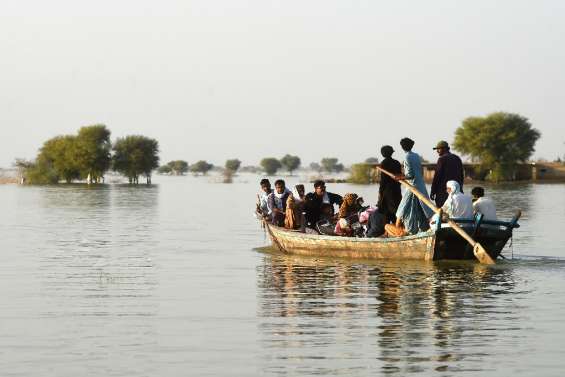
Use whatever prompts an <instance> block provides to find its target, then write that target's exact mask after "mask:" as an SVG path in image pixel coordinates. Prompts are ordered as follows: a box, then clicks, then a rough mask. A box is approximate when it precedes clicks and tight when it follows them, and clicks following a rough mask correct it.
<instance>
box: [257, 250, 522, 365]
mask: <svg viewBox="0 0 565 377" xmlns="http://www.w3.org/2000/svg"><path fill="white" fill-rule="evenodd" d="M257 278H258V288H259V316H260V317H261V318H262V319H263V320H262V321H261V324H260V333H261V338H262V343H263V348H264V349H265V350H267V352H266V353H265V355H264V360H265V363H266V366H265V371H267V372H277V373H279V372H282V371H283V370H284V371H288V370H287V369H288V368H297V367H298V368H299V369H300V365H301V364H302V361H303V360H305V359H309V360H324V361H325V362H324V365H319V366H316V365H315V364H312V363H309V364H308V366H304V368H306V369H305V370H303V371H304V372H307V373H312V374H322V375H323V374H327V373H330V371H331V373H332V374H334V373H337V374H344V375H349V374H355V373H356V372H358V371H359V370H360V369H359V368H361V370H363V371H365V372H366V371H367V368H369V369H370V370H374V371H378V372H380V373H383V374H389V375H404V374H406V373H412V372H425V371H430V370H435V371H462V370H467V371H469V370H482V369H483V368H484V364H483V361H484V360H485V359H488V358H490V352H489V344H492V343H491V342H496V341H497V339H496V338H497V337H498V336H500V334H501V333H500V332H499V330H500V325H501V324H502V326H507V329H508V330H516V328H514V327H512V326H513V325H512V326H508V325H509V324H512V323H518V322H517V321H519V320H520V319H521V315H520V310H519V305H517V303H516V302H515V301H514V300H512V299H510V297H514V299H515V298H516V292H515V288H516V282H515V281H514V273H513V270H512V268H508V267H504V266H502V267H499V268H485V267H484V266H481V265H478V264H475V263H444V264H428V263H401V264H400V263H399V264H394V263H386V264H375V263H372V262H364V263H359V262H356V263H348V262H347V261H332V260H323V259H306V258H294V257H289V256H285V255H277V254H267V255H264V257H263V263H262V265H261V266H260V267H259V268H258V270H257ZM498 322H500V323H498ZM494 323H497V326H496V327H494V326H493V324H494ZM505 336H509V334H505ZM487 338H488V343H487V342H485V339H487ZM337 348H339V350H337ZM367 350H372V352H367ZM283 360H294V361H295V363H296V364H288V363H284V362H282V361H283ZM463 361H464V362H463ZM460 364H462V365H464V367H462V366H461V365H460ZM281 368H282V370H281Z"/></svg>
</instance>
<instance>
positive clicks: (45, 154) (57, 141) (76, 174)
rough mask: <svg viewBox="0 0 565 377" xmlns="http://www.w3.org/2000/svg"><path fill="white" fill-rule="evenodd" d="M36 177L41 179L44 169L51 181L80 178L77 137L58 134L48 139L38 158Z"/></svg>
mask: <svg viewBox="0 0 565 377" xmlns="http://www.w3.org/2000/svg"><path fill="white" fill-rule="evenodd" d="M36 168H37V169H39V170H38V171H37V172H36V177H37V179H38V180H39V181H43V179H41V178H40V176H41V174H42V171H43V172H45V174H46V178H47V177H49V178H48V179H47V180H48V181H49V183H56V182H54V181H55V176H56V177H57V179H56V181H57V182H58V181H60V180H61V179H63V180H65V181H66V182H67V183H70V182H72V181H73V180H75V179H79V178H80V176H81V174H80V163H79V148H78V143H77V137H76V136H73V135H64V136H56V137H54V138H52V139H49V140H47V141H46V142H45V143H44V144H43V147H41V149H40V151H39V155H38V156H37V159H36Z"/></svg>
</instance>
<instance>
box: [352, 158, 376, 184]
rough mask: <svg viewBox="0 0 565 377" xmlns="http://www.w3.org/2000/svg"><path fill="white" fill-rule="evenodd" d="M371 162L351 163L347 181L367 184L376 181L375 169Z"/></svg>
mask: <svg viewBox="0 0 565 377" xmlns="http://www.w3.org/2000/svg"><path fill="white" fill-rule="evenodd" d="M373 166H374V165H373V164H372V163H366V162H365V163H360V164H353V165H351V171H350V176H349V178H348V182H350V183H356V184H369V183H374V182H376V171H375V168H374V167H373Z"/></svg>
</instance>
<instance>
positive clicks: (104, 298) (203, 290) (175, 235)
mask: <svg viewBox="0 0 565 377" xmlns="http://www.w3.org/2000/svg"><path fill="white" fill-rule="evenodd" d="M256 180H257V177H255V176H241V177H238V179H237V180H236V183H234V184H231V185H224V184H217V183H211V182H209V180H208V179H207V178H193V177H157V178H155V179H154V182H155V183H156V184H155V185H153V186H149V187H146V186H140V187H130V186H128V185H107V186H99V187H87V186H83V185H71V186H61V187H49V186H42V187H20V186H14V185H3V186H0V208H1V209H2V211H1V213H0V250H2V254H3V256H4V258H3V262H2V264H0V297H2V306H1V311H0V370H1V371H2V373H1V374H2V376H30V375H40V376H77V375H80V376H178V375H198V376H207V375H209V376H233V375H246V376H269V375H271V376H286V375H290V376H298V375H305V376H306V375H343V376H368V375H391V376H404V375H409V374H418V373H421V374H422V375H437V376H467V375H481V376H499V375H510V374H514V375H523V376H534V375H535V376H539V375H543V376H561V375H562V371H563V370H564V369H565V359H564V358H563V355H564V353H565V346H564V342H563V340H562V339H563V338H564V335H565V325H564V324H563V321H562V319H563V318H565V299H564V297H565V296H564V294H563V286H565V262H564V261H563V260H561V259H560V258H562V257H563V256H564V253H563V244H564V241H565V234H564V232H563V230H562V224H563V221H564V219H565V185H562V184H555V185H549V184H513V185H505V186H496V187H487V192H488V193H489V194H490V195H491V196H492V197H493V198H494V199H495V201H496V202H497V205H498V209H499V214H500V215H501V217H506V218H509V217H511V216H512V214H513V213H514V211H515V210H516V209H517V208H521V209H522V210H523V212H524V215H523V219H522V221H521V225H522V227H521V228H520V229H518V230H517V231H516V232H515V236H514V240H513V242H512V246H508V247H507V249H506V250H505V251H504V255H506V256H507V258H508V260H506V261H502V262H500V263H499V264H497V265H496V266H494V267H485V266H481V265H478V264H476V263H469V262H457V263H455V262H443V263H420V262H411V263H398V262H388V263H375V262H370V261H351V260H339V259H324V258H298V257H292V256H286V255H281V254H279V253H274V252H272V251H271V250H270V249H268V248H264V247H265V246H266V245H267V244H268V242H267V240H266V236H265V234H264V232H263V231H262V230H261V228H260V227H259V226H258V225H257V223H256V221H255V220H254V218H253V217H252V215H251V211H252V207H253V203H254V200H255V197H254V195H255V193H256V191H257V190H256V189H257V187H256V186H257V184H256V182H255V181H256ZM296 180H297V179H296V178H294V179H290V181H291V182H293V181H296ZM328 186H329V188H330V189H331V190H334V191H335V192H339V193H345V192H348V191H354V192H358V193H360V194H362V195H363V196H364V197H365V199H366V200H367V201H368V202H374V201H375V200H376V190H377V189H376V187H375V186H350V185H344V184H339V185H337V184H336V185H331V184H330V185H328ZM512 255H513V256H514V259H512Z"/></svg>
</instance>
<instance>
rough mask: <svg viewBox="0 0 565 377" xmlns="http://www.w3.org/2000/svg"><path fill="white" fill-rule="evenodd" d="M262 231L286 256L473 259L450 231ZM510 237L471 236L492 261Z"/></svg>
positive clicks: (500, 233)
mask: <svg viewBox="0 0 565 377" xmlns="http://www.w3.org/2000/svg"><path fill="white" fill-rule="evenodd" d="M266 228H267V231H268V233H269V236H270V238H271V241H272V244H273V246H274V247H276V248H277V249H279V250H280V251H282V252H285V253H289V254H296V255H304V256H313V257H339V258H355V259H394V260H423V261H432V260H442V259H455V260H458V259H459V260H460V259H469V260H473V259H475V256H474V254H473V250H472V248H471V247H469V245H468V244H467V242H466V241H465V240H464V239H463V238H462V237H461V236H459V235H458V234H457V233H456V232H455V231H453V229H445V228H443V229H439V230H437V231H435V230H430V231H428V232H425V233H419V234H417V235H412V236H407V237H399V238H355V237H338V236H325V235H317V234H309V233H302V232H299V231H296V230H288V229H285V228H281V227H276V226H273V225H271V224H266ZM469 232H470V231H469ZM511 236H512V232H511V231H507V230H502V229H488V230H482V231H481V234H480V235H475V237H476V238H475V239H476V240H477V241H478V242H479V243H481V245H483V247H484V248H485V249H486V251H487V252H488V253H489V255H490V256H491V258H493V259H494V260H496V258H497V257H498V256H499V255H500V253H501V251H502V249H503V248H504V246H505V245H506V242H507V241H508V239H509V238H510V237H511Z"/></svg>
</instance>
